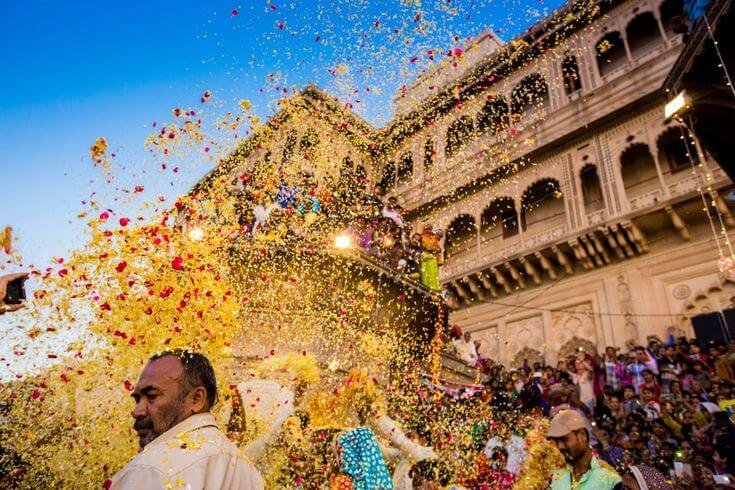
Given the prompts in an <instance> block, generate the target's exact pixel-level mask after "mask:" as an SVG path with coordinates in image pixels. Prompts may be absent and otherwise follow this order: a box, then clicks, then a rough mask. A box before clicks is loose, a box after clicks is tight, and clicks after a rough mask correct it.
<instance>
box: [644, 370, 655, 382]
mask: <svg viewBox="0 0 735 490" xmlns="http://www.w3.org/2000/svg"><path fill="white" fill-rule="evenodd" d="M643 379H644V380H646V383H653V373H651V371H643Z"/></svg>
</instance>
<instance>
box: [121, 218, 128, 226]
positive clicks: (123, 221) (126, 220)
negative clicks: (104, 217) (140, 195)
mask: <svg viewBox="0 0 735 490" xmlns="http://www.w3.org/2000/svg"><path fill="white" fill-rule="evenodd" d="M128 223H130V220H129V219H128V218H120V226H128Z"/></svg>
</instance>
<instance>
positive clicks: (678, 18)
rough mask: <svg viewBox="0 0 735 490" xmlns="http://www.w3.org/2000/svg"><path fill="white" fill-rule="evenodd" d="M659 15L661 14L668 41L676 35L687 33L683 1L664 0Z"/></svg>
mask: <svg viewBox="0 0 735 490" xmlns="http://www.w3.org/2000/svg"><path fill="white" fill-rule="evenodd" d="M659 13H660V14H661V23H662V24H663V25H664V31H665V32H666V36H667V37H668V38H669V39H671V38H672V37H673V36H675V35H677V34H681V33H684V32H687V25H686V16H685V15H684V0H664V2H663V3H662V4H661V10H659Z"/></svg>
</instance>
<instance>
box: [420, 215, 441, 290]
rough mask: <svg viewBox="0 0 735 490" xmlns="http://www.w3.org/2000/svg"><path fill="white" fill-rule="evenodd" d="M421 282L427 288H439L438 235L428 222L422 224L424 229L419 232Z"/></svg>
mask: <svg viewBox="0 0 735 490" xmlns="http://www.w3.org/2000/svg"><path fill="white" fill-rule="evenodd" d="M421 249H422V252H421V262H420V273H421V284H423V285H424V286H426V287H427V288H429V289H432V290H435V291H438V290H439V289H441V285H440V284H439V262H438V261H437V256H438V255H439V254H440V253H441V246H440V245H439V237H438V236H437V234H436V233H434V229H433V227H432V226H431V225H430V224H428V223H427V224H426V225H424V231H423V232H422V233H421Z"/></svg>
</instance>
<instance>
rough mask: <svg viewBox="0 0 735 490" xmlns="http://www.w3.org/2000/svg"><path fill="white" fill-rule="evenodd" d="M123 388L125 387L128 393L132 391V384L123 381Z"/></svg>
mask: <svg viewBox="0 0 735 490" xmlns="http://www.w3.org/2000/svg"><path fill="white" fill-rule="evenodd" d="M123 386H125V389H126V390H128V391H133V383H131V382H130V381H129V380H127V379H126V380H125V382H124V383H123Z"/></svg>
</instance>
